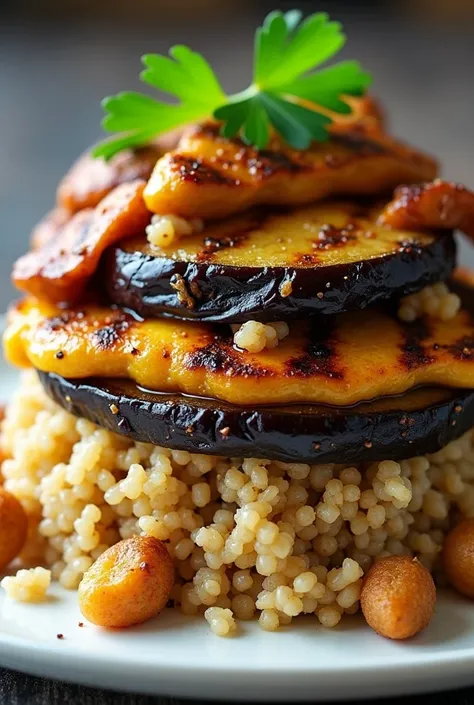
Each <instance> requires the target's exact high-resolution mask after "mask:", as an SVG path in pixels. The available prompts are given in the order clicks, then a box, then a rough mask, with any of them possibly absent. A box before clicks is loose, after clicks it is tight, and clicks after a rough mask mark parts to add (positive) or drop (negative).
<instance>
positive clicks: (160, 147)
mask: <svg viewBox="0 0 474 705" xmlns="http://www.w3.org/2000/svg"><path fill="white" fill-rule="evenodd" d="M362 110H364V112H365V109H362V108H361V111H362ZM182 132H183V130H182V128H181V129H179V130H173V131H172V132H169V133H167V134H165V135H162V136H161V137H160V138H159V139H158V140H156V141H155V142H153V143H152V144H150V145H147V146H146V147H137V148H136V149H127V150H125V151H124V152H120V153H119V154H116V155H115V156H114V157H112V159H111V160H110V161H105V159H101V158H97V159H96V158H94V157H93V156H92V154H91V152H90V151H88V152H85V154H83V155H82V156H81V157H79V159H78V160H77V161H76V162H75V163H74V164H73V165H72V167H71V169H70V170H69V171H68V173H67V174H66V176H65V177H64V178H63V179H62V181H61V182H60V184H59V187H58V190H57V199H56V200H57V205H58V207H59V208H62V209H64V210H65V211H67V212H69V213H77V211H79V210H82V209H83V208H95V206H96V205H97V204H98V203H99V202H100V201H101V200H102V199H103V198H104V197H105V196H106V195H107V194H108V193H109V192H110V191H112V189H113V188H115V187H116V186H119V185H120V184H123V183H127V182H129V181H135V179H145V180H147V179H148V178H149V177H150V175H151V173H152V171H153V167H154V166H155V164H156V162H157V161H158V159H160V158H161V157H162V156H163V155H164V154H166V152H168V151H169V150H170V149H174V148H175V147H176V145H177V144H178V142H179V139H180V137H181V135H182Z"/></svg>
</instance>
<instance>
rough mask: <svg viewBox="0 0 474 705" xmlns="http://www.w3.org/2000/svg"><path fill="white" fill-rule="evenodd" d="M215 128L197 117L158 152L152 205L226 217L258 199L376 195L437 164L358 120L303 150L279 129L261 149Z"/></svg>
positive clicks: (423, 175)
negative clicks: (172, 146)
mask: <svg viewBox="0 0 474 705" xmlns="http://www.w3.org/2000/svg"><path fill="white" fill-rule="evenodd" d="M219 131H220V127H219V125H218V124H216V123H205V124H202V125H198V126H196V127H195V128H192V129H190V130H188V131H187V132H185V134H184V135H183V137H182V139H181V140H180V142H179V145H178V147H177V149H176V150H174V151H172V152H168V153H167V154H165V155H164V156H163V157H162V158H161V159H160V160H158V162H157V164H156V166H155V168H154V170H153V173H152V175H151V177H150V180H149V181H148V184H147V187H146V189H145V192H144V197H145V201H146V204H147V206H148V208H149V209H150V210H151V211H153V212H154V213H160V214H167V213H173V214H175V215H180V216H183V217H185V218H206V219H208V218H223V217H225V216H228V215H231V214H232V213H238V212H241V211H243V210H244V209H246V208H250V207H253V206H257V205H288V206H296V205H302V204H307V203H313V202H315V201H320V200H322V199H324V198H329V197H341V196H373V195H376V194H381V193H386V192H391V191H392V190H393V189H394V188H395V187H396V186H398V185H399V184H403V183H406V184H413V183H418V182H420V181H431V180H432V179H434V178H435V177H436V175H437V171H438V168H437V164H436V162H435V161H434V160H433V159H431V158H430V157H428V156H426V155H424V154H422V153H421V152H418V151H416V150H413V149H410V148H408V147H406V146H405V145H402V144H400V143H399V142H396V141H395V140H394V139H392V138H391V137H388V136H387V135H385V134H384V133H383V132H382V131H381V130H376V129H373V128H371V127H368V126H365V125H364V123H363V122H362V123H360V124H357V125H355V126H354V125H350V124H349V125H339V126H338V125H336V126H335V129H334V131H333V134H332V135H331V138H330V140H329V141H328V142H324V143H321V142H315V143H313V145H312V146H311V147H310V148H309V149H308V150H305V151H301V152H300V151H297V150H294V149H290V148H289V147H287V146H285V145H282V144H281V143H280V142H279V141H278V139H277V138H276V137H275V138H273V141H272V142H271V144H270V147H269V148H268V149H265V150H260V151H259V150H256V149H254V148H253V147H250V146H248V145H246V144H244V143H243V142H242V141H241V140H239V139H233V140H229V139H225V138H224V137H221V136H220V134H219Z"/></svg>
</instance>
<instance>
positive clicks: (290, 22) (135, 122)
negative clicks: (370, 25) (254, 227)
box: [94, 10, 371, 159]
mask: <svg viewBox="0 0 474 705" xmlns="http://www.w3.org/2000/svg"><path fill="white" fill-rule="evenodd" d="M345 42H346V36H345V34H344V33H343V31H342V26H341V25H340V23H339V22H333V21H331V20H330V19H329V17H328V15H327V14H326V13H316V14H313V15H310V16H309V17H307V18H306V19H304V20H303V19H302V13H301V12H300V11H299V10H291V11H290V12H286V13H282V12H279V11H275V12H271V13H270V14H269V15H268V16H267V17H266V18H265V21H264V23H263V25H262V26H261V27H259V28H258V29H257V31H256V35H255V60H254V77H253V82H252V85H251V86H250V87H249V88H247V89H246V90H245V91H243V92H241V93H237V94H234V95H227V94H226V93H225V92H224V90H223V89H222V86H221V84H220V83H219V79H218V78H217V76H216V74H215V73H214V71H213V69H212V68H211V66H210V65H209V64H208V62H207V61H206V59H205V58H204V57H203V56H202V55H201V54H198V53H197V52H194V51H192V50H191V49H189V48H188V47H186V46H182V45H178V46H174V47H172V48H171V49H170V52H169V56H161V55H159V54H146V55H145V56H143V57H142V61H143V64H144V66H145V69H144V70H143V71H142V73H141V74H140V78H141V80H142V81H143V82H144V83H147V84H149V85H150V86H153V88H157V89H158V90H159V91H161V92H164V93H167V94H170V95H171V96H174V97H175V99H176V102H174V103H166V102H163V101H162V100H158V99H155V98H151V97H149V96H147V95H143V94H142V93H136V92H123V93H119V94H118V95H116V96H113V97H110V98H105V99H104V100H103V101H102V106H103V108H104V109H105V110H106V112H107V115H106V116H105V117H104V119H103V122H102V126H103V128H104V130H106V131H107V132H112V133H119V134H118V136H115V137H112V138H110V139H108V140H105V141H104V142H102V143H101V144H99V145H98V146H97V147H96V148H95V149H94V156H96V157H104V158H105V159H110V157H112V156H113V155H114V154H116V153H117V152H120V151H122V150H123V149H126V148H128V147H134V146H140V145H144V144H147V143H148V142H150V141H151V140H152V139H153V138H155V137H157V136H158V135H160V134H162V133H164V132H167V131H168V130H171V129H173V128H177V127H180V126H182V125H185V124H186V123H189V122H194V121H198V120H203V119H206V118H209V117H210V116H211V115H212V116H214V117H215V118H216V119H217V120H219V121H221V122H222V134H223V135H224V136H225V137H229V138H230V137H234V136H236V135H240V136H241V137H242V139H243V140H244V141H245V142H246V143H248V144H252V145H254V146H255V147H257V148H258V149H263V148H264V147H266V146H267V145H268V142H269V139H270V134H271V130H272V129H273V130H275V131H276V132H277V133H279V135H280V136H281V137H282V138H283V139H284V140H285V142H287V143H288V144H289V145H291V146H292V147H294V148H295V149H306V148H307V147H309V145H310V144H311V142H312V141H313V140H317V141H324V140H326V139H327V138H328V131H327V128H328V126H329V124H330V123H331V121H332V119H331V117H330V113H340V114H347V113H350V112H351V108H350V106H349V105H348V103H347V102H346V100H345V97H346V96H361V95H363V94H364V93H365V91H366V89H367V87H368V86H369V84H370V81H371V77H370V74H368V73H367V72H365V71H364V70H363V69H362V68H361V66H360V64H359V63H358V62H357V61H341V62H339V63H337V64H334V65H332V66H329V67H326V68H323V69H319V70H316V69H317V68H318V67H320V66H321V65H322V64H324V63H325V62H326V61H327V60H328V59H330V58H332V57H333V56H334V55H335V54H336V53H337V52H338V51H339V50H340V49H341V48H342V47H343V46H344V44H345Z"/></svg>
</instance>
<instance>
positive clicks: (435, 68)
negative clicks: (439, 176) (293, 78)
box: [0, 0, 474, 310]
mask: <svg viewBox="0 0 474 705" xmlns="http://www.w3.org/2000/svg"><path fill="white" fill-rule="evenodd" d="M275 7H278V8H280V9H282V10H286V9H290V8H295V7H299V8H301V9H302V10H304V11H306V12H312V11H315V10H326V11H328V12H330V13H331V15H332V16H333V17H334V18H336V19H339V20H341V21H342V22H343V23H344V25H345V28H346V30H347V33H348V36H349V41H348V45H347V49H346V50H345V52H344V53H345V55H346V57H351V58H357V59H359V60H360V61H361V62H362V63H363V64H365V66H366V67H367V68H368V69H369V70H371V71H372V72H373V74H374V77H375V82H374V87H373V93H374V94H375V95H377V96H379V97H380V98H381V99H382V101H383V103H384V105H385V106H386V109H387V111H388V113H389V115H390V125H391V129H392V131H393V132H394V133H395V134H397V135H399V136H401V137H403V139H405V140H406V141H408V142H412V143H414V144H416V145H418V146H420V147H422V148H424V149H425V150H428V151H430V152H433V153H435V154H437V155H438V157H439V158H440V159H441V160H442V162H443V165H444V166H443V172H444V173H445V174H446V175H447V176H448V177H450V178H452V179H456V180H458V181H461V182H464V183H466V184H467V185H469V186H471V187H474V120H473V114H474V81H473V78H472V76H473V70H474V0H371V1H369V0H366V1H365V2H364V1H363V0H346V1H345V2H343V1H342V0H323V1H322V2H319V1H316V0H314V1H309V0H299V2H277V0H273V2H267V1H266V0H0V216H1V241H0V242H1V245H0V247H1V257H0V309H2V310H3V309H4V308H5V307H6V306H7V304H8V301H9V300H10V299H11V298H12V296H13V289H12V288H11V286H10V282H9V276H10V267H11V263H12V261H13V259H14V258H16V257H17V256H18V255H19V254H21V253H22V252H23V251H24V250H25V249H26V248H27V243H28V237H29V232H30V230H31V228H32V226H33V225H34V224H35V223H36V222H37V220H38V219H39V218H40V217H41V216H42V215H43V214H44V213H45V212H46V211H47V210H49V208H50V207H51V206H52V204H53V200H54V192H55V188H56V184H57V182H58V180H59V179H60V178H61V176H62V175H63V174H64V172H65V171H66V169H67V168H68V167H69V165H70V164H71V162H72V161H73V160H74V159H75V158H76V156H77V155H78V154H79V153H80V152H81V151H82V150H84V149H85V148H86V147H87V146H88V145H89V144H91V143H92V142H94V141H95V140H97V138H98V137H100V134H101V132H100V119H101V109H100V104H99V102H100V99H101V98H102V97H103V96H105V95H108V94H111V93H115V92H117V91H119V90H123V89H134V88H137V87H138V85H139V82H138V73H139V69H140V56H141V54H144V53H146V52H166V51H167V49H168V47H169V46H170V45H171V44H173V43H177V42H180V43H185V44H189V45H191V46H192V47H193V48H194V49H197V50H199V51H202V52H203V53H204V54H205V55H206V57H207V58H208V59H209V60H210V61H211V63H212V64H213V66H215V67H216V68H217V69H218V73H219V75H220V76H221V78H222V81H223V83H224V86H225V87H226V88H227V89H229V90H238V89H241V88H244V87H246V86H247V85H248V82H249V78H250V67H251V52H252V39H253V33H254V28H255V26H256V24H257V23H259V22H260V21H261V19H262V17H263V16H264V14H265V13H266V12H267V11H268V10H270V9H274V8H275ZM462 257H463V260H464V262H465V263H468V264H469V263H471V264H473V265H474V248H473V249H472V252H470V250H469V248H468V247H466V248H463V251H462Z"/></svg>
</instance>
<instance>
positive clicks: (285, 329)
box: [232, 321, 290, 353]
mask: <svg viewBox="0 0 474 705" xmlns="http://www.w3.org/2000/svg"><path fill="white" fill-rule="evenodd" d="M232 332H233V333H234V344H235V345H237V346H238V347H239V348H242V349H243V350H247V352H252V353H258V352H261V351H262V350H265V349H267V350H271V349H272V348H276V347H277V346H278V343H279V342H280V340H283V339H284V338H286V337H287V336H288V334H289V332H290V328H289V326H288V323H285V321H276V322H275V323H268V324H265V323H259V321H247V323H243V324H242V325H239V324H236V325H232Z"/></svg>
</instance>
